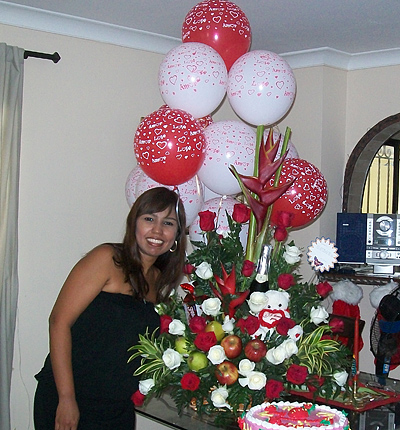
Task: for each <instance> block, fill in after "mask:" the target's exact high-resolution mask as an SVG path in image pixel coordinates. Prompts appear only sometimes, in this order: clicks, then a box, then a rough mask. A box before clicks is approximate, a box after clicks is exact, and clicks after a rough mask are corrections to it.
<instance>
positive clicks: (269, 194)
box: [231, 128, 295, 233]
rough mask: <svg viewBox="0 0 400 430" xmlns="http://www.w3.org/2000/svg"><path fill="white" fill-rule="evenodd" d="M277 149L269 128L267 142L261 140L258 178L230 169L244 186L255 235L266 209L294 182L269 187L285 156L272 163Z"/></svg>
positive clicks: (262, 221)
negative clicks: (255, 227)
mask: <svg viewBox="0 0 400 430" xmlns="http://www.w3.org/2000/svg"><path fill="white" fill-rule="evenodd" d="M278 147H279V145H278V142H275V143H274V142H273V131H272V128H271V129H270V131H269V135H268V138H267V142H266V143H265V142H264V139H263V138H262V139H261V145H260V152H259V163H258V176H245V175H241V174H240V173H237V172H236V169H235V168H234V167H231V170H232V171H233V172H234V173H235V174H236V175H237V177H238V178H239V179H240V181H241V182H242V184H243V186H244V188H242V190H243V193H244V195H245V197H246V200H247V203H248V204H249V206H250V208H251V210H252V212H253V214H254V217H255V219H256V223H257V233H259V232H260V231H261V229H262V227H263V223H264V219H265V217H266V215H267V212H268V207H269V206H271V205H272V204H273V203H274V202H275V201H276V200H277V199H278V198H279V197H280V196H281V195H282V194H284V193H285V192H286V191H287V190H288V188H289V187H290V186H291V185H292V184H293V182H294V181H295V180H294V179H293V180H292V181H290V182H287V183H285V184H281V185H277V186H269V180H270V179H271V178H272V177H273V175H274V174H275V173H276V171H277V170H278V169H279V167H280V166H281V165H282V163H283V162H284V161H285V158H286V154H287V153H285V154H284V155H283V156H281V157H280V158H278V159H277V160H275V161H274V159H275V156H276V153H277V151H278ZM251 193H254V194H256V195H257V196H258V199H256V198H255V197H253V195H252V194H251Z"/></svg>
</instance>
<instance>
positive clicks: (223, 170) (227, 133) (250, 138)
mask: <svg viewBox="0 0 400 430" xmlns="http://www.w3.org/2000/svg"><path fill="white" fill-rule="evenodd" d="M204 137H205V140H206V155H205V158H204V161H203V164H202V165H201V167H200V169H199V171H198V172H197V174H198V176H199V178H200V180H201V181H202V182H203V184H204V185H205V186H206V187H207V188H208V189H210V190H211V191H213V192H214V193H217V194H220V195H233V194H237V193H239V192H240V186H239V183H238V181H237V180H236V178H235V176H234V175H233V173H232V172H231V171H230V170H229V166H230V165H233V166H235V168H236V170H237V171H238V172H239V173H241V174H243V175H252V174H253V169H254V155H255V147H256V132H255V130H254V129H253V128H251V127H250V126H248V125H247V124H245V123H243V122H241V121H217V122H214V123H212V124H210V125H209V126H208V127H207V128H206V129H204Z"/></svg>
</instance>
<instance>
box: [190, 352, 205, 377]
mask: <svg viewBox="0 0 400 430" xmlns="http://www.w3.org/2000/svg"><path fill="white" fill-rule="evenodd" d="M187 364H188V366H189V369H190V370H193V371H194V372H197V371H198V370H201V369H204V368H205V367H207V366H208V358H207V356H206V354H204V353H203V352H200V351H192V352H191V353H190V354H189V357H188V359H187Z"/></svg>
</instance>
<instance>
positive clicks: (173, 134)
mask: <svg viewBox="0 0 400 430" xmlns="http://www.w3.org/2000/svg"><path fill="white" fill-rule="evenodd" d="M205 148H206V143H205V138H204V134H203V129H202V127H201V125H200V124H199V122H198V121H197V120H195V119H194V118H193V116H192V115H190V114H189V113H187V112H185V111H183V110H180V109H169V108H168V107H165V106H162V107H161V108H160V109H158V110H156V111H155V112H153V113H151V114H149V115H147V116H146V117H145V118H144V119H143V120H142V122H141V123H140V124H139V127H138V128H137V130H136V133H135V138H134V150H135V155H136V159H137V162H138V164H139V165H140V167H141V168H142V170H143V171H144V172H145V173H146V175H147V176H149V177H150V178H151V179H153V180H154V181H156V182H159V183H160V184H163V185H179V184H183V183H184V182H187V181H188V180H189V179H191V178H192V177H193V176H194V175H195V174H196V173H197V171H198V170H199V169H200V166H201V165H202V163H203V161H204V157H205Z"/></svg>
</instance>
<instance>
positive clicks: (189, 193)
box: [125, 166, 204, 227]
mask: <svg viewBox="0 0 400 430" xmlns="http://www.w3.org/2000/svg"><path fill="white" fill-rule="evenodd" d="M133 170H134V171H135V172H134V174H132V178H128V179H129V192H130V195H131V196H132V197H134V198H132V197H131V198H130V199H129V200H128V197H127V200H128V203H129V205H130V206H132V205H133V203H134V202H135V200H136V199H137V198H138V197H139V196H140V195H141V194H143V193H144V192H145V191H147V190H150V189H151V188H155V187H166V188H168V189H170V190H173V189H174V188H175V186H172V185H163V184H160V183H159V182H156V181H153V179H151V178H150V177H149V176H147V175H146V173H144V172H143V170H142V169H141V168H140V166H136V167H135V168H134V169H133ZM132 172H133V171H132ZM132 172H131V173H132ZM127 183H128V181H127ZM176 188H177V189H178V191H179V197H180V198H181V200H182V203H183V207H184V208H185V213H186V227H189V225H190V224H191V223H192V222H193V220H194V219H195V218H196V216H197V214H198V213H199V211H200V208H201V206H202V205H203V203H204V185H203V184H202V183H201V182H200V180H199V178H198V177H197V176H194V177H193V178H191V179H189V180H188V181H187V182H184V183H183V184H180V185H177V186H176ZM125 189H126V188H125Z"/></svg>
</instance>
